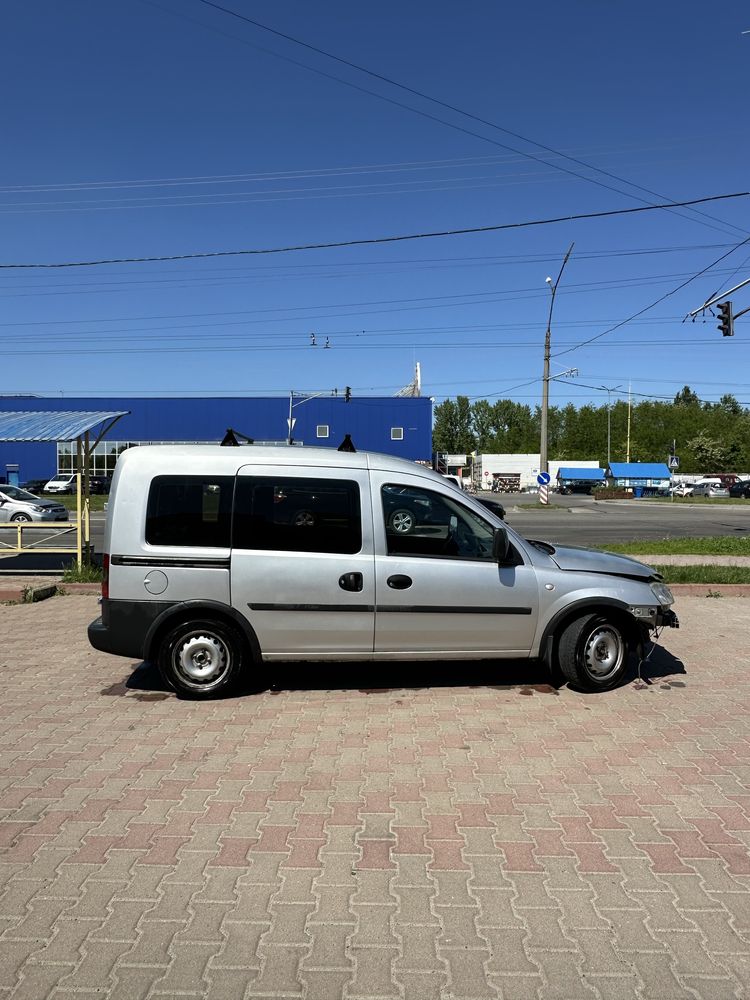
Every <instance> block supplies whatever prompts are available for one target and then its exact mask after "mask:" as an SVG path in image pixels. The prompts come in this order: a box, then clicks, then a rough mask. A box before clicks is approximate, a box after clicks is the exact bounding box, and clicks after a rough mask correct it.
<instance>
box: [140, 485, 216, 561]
mask: <svg viewBox="0 0 750 1000" xmlns="http://www.w3.org/2000/svg"><path fill="white" fill-rule="evenodd" d="M233 485H234V478H233V477H232V476H157V477H156V478H155V479H154V480H152V482H151V489H150V490H149V494H148V508H147V512H146V541H147V542H149V543H150V544H151V545H180V546H190V545H198V546H212V547H216V548H229V545H230V531H231V516H232V488H233Z"/></svg>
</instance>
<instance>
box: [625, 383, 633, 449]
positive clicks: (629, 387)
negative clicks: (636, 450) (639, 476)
mask: <svg viewBox="0 0 750 1000" xmlns="http://www.w3.org/2000/svg"><path fill="white" fill-rule="evenodd" d="M632 404H633V397H632V394H631V383H630V382H628V446H627V454H626V456H625V461H626V462H630V410H631V408H632Z"/></svg>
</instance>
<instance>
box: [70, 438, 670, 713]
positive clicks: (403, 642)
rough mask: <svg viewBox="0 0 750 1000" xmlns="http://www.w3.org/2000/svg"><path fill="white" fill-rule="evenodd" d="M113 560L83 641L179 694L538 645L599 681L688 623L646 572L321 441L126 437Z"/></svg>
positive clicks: (110, 527)
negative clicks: (137, 440)
mask: <svg viewBox="0 0 750 1000" xmlns="http://www.w3.org/2000/svg"><path fill="white" fill-rule="evenodd" d="M301 512H304V513H305V514H306V515H308V516H305V517H301V516H298V515H299V514H300V513H301ZM103 566H104V582H103V585H102V615H101V618H99V619H97V620H96V621H94V622H92V623H91V625H90V626H89V633H88V634H89V641H90V642H91V644H92V645H93V646H94V647H95V648H96V649H100V650H102V651H104V652H108V653H115V654H118V655H120V656H127V657H131V658H133V657H135V658H142V659H147V660H149V659H150V660H154V661H155V662H156V663H158V665H159V667H160V669H161V671H162V674H163V676H164V678H165V679H166V681H167V682H168V683H169V684H170V685H171V686H172V687H173V688H174V689H175V690H177V691H178V692H179V693H181V694H183V695H187V696H188V697H201V696H203V697H206V696H210V695H216V694H219V693H220V692H222V691H224V690H226V689H228V688H230V687H231V685H232V684H234V683H236V682H238V681H239V679H240V678H241V677H243V676H244V677H245V679H247V678H248V677H250V678H252V677H253V676H255V677H256V678H257V677H258V675H259V674H261V673H262V671H263V669H264V666H265V668H266V669H268V664H270V663H273V662H274V661H280V660H300V659H302V660H305V661H307V662H308V663H309V664H310V665H309V667H308V668H307V669H309V670H310V673H311V676H313V675H314V670H315V667H314V665H312V664H313V661H315V660H346V661H349V662H352V663H353V662H354V661H357V660H373V661H383V662H390V661H393V660H411V659H415V660H430V661H440V660H461V661H465V660H470V659H493V660H494V659H497V660H502V659H517V658H525V659H530V658H534V659H537V658H538V659H542V660H544V661H545V662H546V663H548V664H549V665H550V667H555V668H559V669H560V670H561V671H562V673H563V675H564V676H565V677H566V678H567V679H568V680H569V681H570V682H571V683H572V684H573V685H574V686H575V687H577V688H583V689H587V690H594V691H602V690H606V689H608V688H610V687H613V686H614V685H616V684H617V683H618V682H619V681H621V680H622V678H623V677H624V676H625V674H626V671H627V669H628V660H629V653H630V652H631V651H639V655H641V653H640V651H641V650H642V647H643V645H644V644H645V643H646V642H647V641H648V638H649V635H650V633H651V632H652V631H653V630H654V629H659V628H661V627H662V626H664V625H667V626H677V624H678V623H677V618H676V616H675V614H674V612H673V611H672V603H673V597H672V594H671V592H670V590H669V588H668V587H667V586H666V585H665V584H664V582H663V580H662V578H661V576H660V575H659V574H658V573H657V572H656V571H655V570H654V569H652V568H651V567H649V566H645V565H644V564H643V563H640V562H637V561H636V560H634V559H629V558H627V557H625V556H619V555H614V554H612V553H605V552H592V551H587V550H586V549H577V548H573V547H567V546H558V545H550V544H549V543H547V542H537V541H528V540H527V539H525V538H522V537H521V536H519V535H517V534H516V533H515V532H514V531H513V529H512V528H510V527H508V526H506V525H505V523H504V522H503V521H502V520H501V519H500V518H499V517H496V516H495V515H494V514H493V513H491V512H490V511H489V510H487V509H486V508H485V507H483V506H482V505H481V504H480V503H478V502H477V501H476V500H475V499H474V498H473V497H471V496H469V495H467V494H466V493H463V492H460V491H459V490H457V489H456V487H455V486H453V485H452V484H450V483H449V482H447V481H446V480H445V479H444V478H443V477H442V476H440V475H438V474H437V473H436V472H432V471H430V470H427V469H423V468H420V466H418V465H415V464H414V463H412V462H406V461H403V460H401V459H396V458H391V457H390V456H386V455H375V454H370V453H367V452H358V453H353V454H351V453H344V452H336V451H332V450H330V449H328V448H304V449H299V448H271V447H263V448H261V447H255V448H221V447H218V446H217V447H205V446H200V445H194V446H191V445H170V446H168V447H159V446H148V445H145V446H142V447H140V448H132V449H130V450H129V451H127V452H125V453H124V454H123V455H122V456H121V457H120V459H119V461H118V463H117V468H116V470H115V475H114V480H113V483H112V492H111V494H110V504H109V510H108V516H107V525H106V531H105V539H104V553H103ZM497 672H498V683H501V679H500V678H502V667H501V666H500V665H499V664H498V668H497Z"/></svg>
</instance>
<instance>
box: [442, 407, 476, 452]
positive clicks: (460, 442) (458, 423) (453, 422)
mask: <svg viewBox="0 0 750 1000" xmlns="http://www.w3.org/2000/svg"><path fill="white" fill-rule="evenodd" d="M432 447H433V450H434V451H445V452H449V453H451V454H461V453H464V452H465V453H466V454H468V453H469V452H471V451H474V436H473V434H472V433H471V407H470V406H469V399H468V396H457V397H456V401H455V403H454V402H453V401H452V400H450V399H446V400H445V401H444V402H442V403H439V404H438V405H437V406H436V407H435V422H434V424H433V428H432Z"/></svg>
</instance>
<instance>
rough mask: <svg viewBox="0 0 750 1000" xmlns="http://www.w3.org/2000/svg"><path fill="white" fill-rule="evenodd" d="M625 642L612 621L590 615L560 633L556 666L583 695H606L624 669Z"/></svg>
mask: <svg viewBox="0 0 750 1000" xmlns="http://www.w3.org/2000/svg"><path fill="white" fill-rule="evenodd" d="M628 655H629V646H628V639H627V636H626V633H625V631H624V630H623V628H622V626H621V625H620V624H619V622H618V621H617V619H616V618H610V617H609V616H608V615H606V614H590V615H584V616H582V617H581V618H576V619H575V620H574V621H572V622H570V624H569V625H567V626H566V627H565V629H563V631H562V633H561V634H560V642H559V644H558V662H559V666H560V670H561V671H562V673H563V675H564V676H565V679H566V680H567V681H568V682H569V683H570V684H571V685H572V686H573V687H576V688H579V689H581V690H583V691H607V690H608V689H609V688H612V687H614V686H615V685H616V684H617V683H618V682H619V681H620V680H621V679H622V677H623V674H624V673H625V670H626V669H627V665H628Z"/></svg>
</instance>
